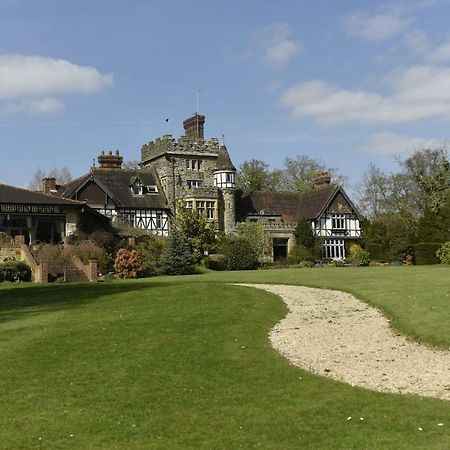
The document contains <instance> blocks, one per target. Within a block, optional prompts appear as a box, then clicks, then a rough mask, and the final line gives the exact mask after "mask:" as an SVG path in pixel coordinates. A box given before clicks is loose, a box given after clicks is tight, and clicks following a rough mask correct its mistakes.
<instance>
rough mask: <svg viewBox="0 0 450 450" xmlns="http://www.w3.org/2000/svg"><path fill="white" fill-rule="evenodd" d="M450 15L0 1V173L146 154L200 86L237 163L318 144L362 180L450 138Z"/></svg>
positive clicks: (391, 9) (174, 125) (353, 181)
mask: <svg viewBox="0 0 450 450" xmlns="http://www.w3.org/2000/svg"><path fill="white" fill-rule="evenodd" d="M449 17H450V1H449V0H409V1H391V2H382V1H377V2H374V1H373V0H371V1H364V0H354V1H353V0H345V1H335V0H315V1H314V2H312V1H303V0H295V1H284V0H279V1H273V0H272V1H269V0H258V1H257V2H256V1H250V0H229V1H228V2H221V1H218V0H217V1H216V0H205V1H203V0H200V1H196V0H191V1H178V0H176V1H175V0H173V1H171V0H165V1H159V0H126V1H125V0H123V1H119V0H0V182H2V183H8V184H13V185H16V186H26V185H27V184H28V183H29V182H30V181H31V180H32V178H33V175H34V173H35V171H36V170H37V169H38V168H40V169H42V170H44V171H46V172H48V171H50V170H51V169H53V168H61V167H63V166H67V167H68V168H69V169H70V171H71V173H72V175H73V176H74V177H76V176H80V175H82V174H84V173H86V172H88V170H89V168H90V166H91V165H92V161H93V159H94V158H96V157H97V156H98V155H99V154H100V152H101V151H109V150H113V151H115V150H116V149H119V150H120V152H121V154H123V156H124V159H125V160H138V159H139V158H140V148H141V146H142V145H143V144H145V143H147V142H149V141H151V140H154V139H155V138H157V137H159V136H162V135H164V134H172V135H173V136H174V137H179V136H180V135H182V134H183V128H182V121H183V120H184V119H185V118H187V117H189V116H190V115H191V114H193V113H195V112H196V111H197V104H196V97H197V92H199V94H198V97H199V107H198V112H200V113H202V114H204V115H205V116H206V123H205V137H206V138H210V137H218V138H219V139H220V138H221V137H222V135H223V136H224V140H225V143H226V145H227V148H228V151H229V153H230V155H231V158H232V160H233V162H234V164H235V165H236V166H237V167H238V166H239V165H240V164H241V163H242V162H243V161H244V160H251V159H259V160H263V161H265V162H266V163H268V164H270V166H271V168H277V167H278V168H279V167H281V166H282V164H283V162H284V160H285V159H286V158H295V157H296V155H299V154H306V155H308V156H309V157H311V158H315V159H319V160H321V161H323V162H324V163H325V164H326V165H327V166H330V167H335V168H336V169H337V170H338V171H339V173H340V174H342V175H345V176H347V177H348V178H349V180H350V185H349V186H350V188H351V189H356V187H357V186H358V183H359V182H360V180H361V178H362V175H363V173H364V171H365V170H367V168H368V166H369V164H371V163H372V164H375V165H376V166H378V167H380V168H381V169H383V170H385V171H387V172H390V171H396V170H397V169H398V160H399V158H404V157H407V155H408V154H410V153H411V152H412V151H414V150H416V149H419V148H424V147H430V146H438V145H443V144H446V142H447V141H448V139H449V135H450V129H449V125H450V25H449V23H450V22H449V21H448V18H449ZM166 119H169V120H168V121H166Z"/></svg>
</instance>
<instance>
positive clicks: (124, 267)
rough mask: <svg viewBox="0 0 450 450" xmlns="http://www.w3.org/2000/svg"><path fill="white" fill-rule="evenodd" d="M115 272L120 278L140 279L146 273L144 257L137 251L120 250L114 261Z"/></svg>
mask: <svg viewBox="0 0 450 450" xmlns="http://www.w3.org/2000/svg"><path fill="white" fill-rule="evenodd" d="M114 270H115V272H116V274H117V276H118V277H119V278H138V277H139V276H141V274H142V272H143V271H144V266H143V264H142V256H141V255H140V254H139V253H138V252H137V251H136V250H127V249H126V248H120V249H119V250H118V252H117V254H116V259H115V261H114Z"/></svg>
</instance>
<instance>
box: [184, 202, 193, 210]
mask: <svg viewBox="0 0 450 450" xmlns="http://www.w3.org/2000/svg"><path fill="white" fill-rule="evenodd" d="M193 203H194V202H193V201H192V200H187V201H186V209H192V207H193Z"/></svg>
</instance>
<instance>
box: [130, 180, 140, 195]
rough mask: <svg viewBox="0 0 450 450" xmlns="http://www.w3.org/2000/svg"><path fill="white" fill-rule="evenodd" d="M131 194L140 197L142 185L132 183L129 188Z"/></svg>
mask: <svg viewBox="0 0 450 450" xmlns="http://www.w3.org/2000/svg"><path fill="white" fill-rule="evenodd" d="M131 192H132V193H133V195H142V194H143V189H142V184H141V183H140V182H139V181H137V182H136V183H134V184H133V185H132V186H131Z"/></svg>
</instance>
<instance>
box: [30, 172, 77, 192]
mask: <svg viewBox="0 0 450 450" xmlns="http://www.w3.org/2000/svg"><path fill="white" fill-rule="evenodd" d="M48 177H53V178H56V182H57V183H58V184H61V185H63V184H67V183H69V182H70V181H72V175H71V173H70V170H69V169H68V168H67V167H66V166H64V167H62V168H57V167H55V168H53V169H52V170H51V171H50V172H48V173H47V172H46V171H45V170H43V169H41V168H40V167H39V168H38V169H37V170H36V172H34V175H33V178H32V180H31V181H30V182H29V183H28V189H31V190H32V191H42V190H43V184H42V180H43V179H44V178H48Z"/></svg>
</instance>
